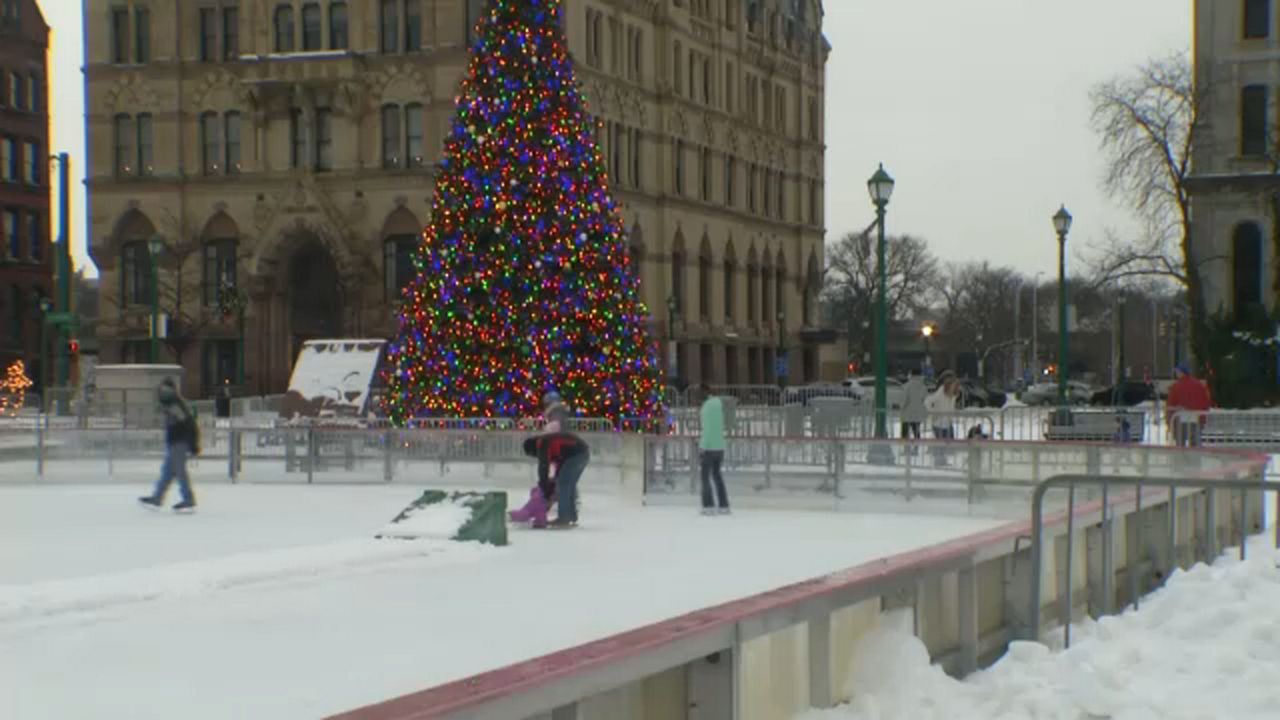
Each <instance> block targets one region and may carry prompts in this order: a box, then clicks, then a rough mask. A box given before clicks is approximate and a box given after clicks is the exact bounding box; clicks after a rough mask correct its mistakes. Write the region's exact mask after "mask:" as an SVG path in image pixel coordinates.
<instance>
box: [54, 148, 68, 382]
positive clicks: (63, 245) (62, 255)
mask: <svg viewBox="0 0 1280 720" xmlns="http://www.w3.org/2000/svg"><path fill="white" fill-rule="evenodd" d="M55 275H56V278H55V282H56V285H57V311H58V312H60V313H66V314H67V316H70V315H71V314H72V309H71V156H70V155H68V154H67V153H58V249H57V260H56V262H55ZM68 340H70V336H69V335H68V328H67V326H66V325H60V326H59V329H58V332H57V334H56V343H57V345H58V355H57V364H58V371H57V382H58V387H62V388H65V387H67V386H68V385H69V384H70V375H71V367H70V365H71V362H70V360H71V359H70V357H68V355H67V341H68Z"/></svg>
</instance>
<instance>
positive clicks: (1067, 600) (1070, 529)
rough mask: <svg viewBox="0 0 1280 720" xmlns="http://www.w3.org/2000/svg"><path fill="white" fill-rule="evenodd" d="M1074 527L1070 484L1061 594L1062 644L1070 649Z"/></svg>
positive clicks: (1073, 501)
mask: <svg viewBox="0 0 1280 720" xmlns="http://www.w3.org/2000/svg"><path fill="white" fill-rule="evenodd" d="M1075 525H1076V484H1075V483H1074V482H1072V483H1071V484H1070V485H1068V486H1067V569H1066V575H1067V580H1066V585H1067V589H1066V592H1065V593H1063V598H1064V601H1063V602H1064V604H1065V605H1066V607H1065V608H1064V609H1063V613H1062V618H1061V620H1062V630H1063V635H1062V642H1063V646H1064V647H1071V559H1072V555H1073V550H1074V547H1073V546H1074V545H1075V540H1074V535H1075V533H1074V531H1075Z"/></svg>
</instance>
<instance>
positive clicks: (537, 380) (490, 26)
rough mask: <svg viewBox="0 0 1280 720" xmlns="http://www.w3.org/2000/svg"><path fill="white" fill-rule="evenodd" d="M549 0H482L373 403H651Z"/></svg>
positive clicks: (630, 303)
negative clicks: (483, 9)
mask: <svg viewBox="0 0 1280 720" xmlns="http://www.w3.org/2000/svg"><path fill="white" fill-rule="evenodd" d="M561 14H562V6H561V0H491V2H489V4H488V12H487V13H486V14H484V15H483V16H482V17H481V18H480V20H479V22H478V24H477V33H476V36H477V40H476V43H475V45H474V46H473V48H472V54H471V61H470V66H469V68H468V72H467V77H466V78H465V79H464V80H463V82H462V86H461V89H460V91H459V93H458V97H457V99H456V105H457V114H456V116H455V119H454V123H453V128H452V131H451V133H450V134H449V137H448V138H447V139H446V141H445V148H444V157H443V159H442V160H441V164H440V170H439V173H438V176H437V179H436V187H435V197H434V199H433V203H432V205H433V208H432V221H431V224H430V225H428V226H427V228H426V229H425V231H424V232H423V241H422V244H421V246H420V247H419V249H418V251H417V252H416V253H415V257H414V263H415V266H416V269H417V277H416V278H415V279H414V281H413V282H412V284H411V285H410V286H409V288H408V289H407V290H406V292H405V297H404V300H405V302H404V305H403V308H402V311H401V314H400V317H399V322H400V331H399V334H398V336H397V337H396V339H395V340H394V341H393V342H392V343H391V344H390V346H389V348H388V363H387V367H388V371H387V377H386V380H387V386H388V392H387V394H386V400H385V410H386V411H387V414H388V416H389V417H390V418H391V419H392V420H393V421H394V422H396V423H398V424H404V423H405V422H407V421H408V420H410V419H412V418H415V417H527V416H532V415H537V414H538V412H539V410H538V408H539V404H540V401H541V397H542V395H543V394H544V393H545V392H546V391H548V390H556V391H558V392H559V393H560V394H561V395H562V396H563V397H564V398H565V399H566V401H567V402H568V403H569V405H570V407H572V408H573V409H574V410H575V412H576V413H577V414H579V415H581V416H586V417H607V418H610V419H614V420H618V419H622V418H652V417H654V416H655V415H657V414H659V407H658V406H659V397H658V395H659V386H658V379H659V369H658V363H657V353H656V348H655V346H654V344H653V342H652V341H651V340H650V339H649V337H648V335H647V332H646V329H645V325H646V322H647V320H648V311H647V309H646V308H645V306H644V304H643V303H641V302H640V297H639V296H640V293H639V279H638V277H637V274H636V271H635V269H633V268H632V267H631V264H630V262H631V261H630V257H629V254H628V252H627V247H626V240H625V235H624V230H623V223H622V219H621V216H620V214H619V213H618V210H617V207H616V205H615V204H614V201H613V198H612V197H611V196H610V194H609V189H608V182H607V177H606V173H605V170H604V162H603V159H602V157H601V155H600V153H599V151H598V149H597V147H596V145H595V140H594V136H593V127H594V121H593V120H592V118H591V117H590V116H589V115H588V114H587V112H586V110H585V109H584V104H583V101H582V98H581V96H580V94H579V91H578V88H577V84H576V81H575V79H574V74H573V68H572V65H571V63H570V60H569V55H568V51H567V48H566V44H565V40H564V37H563V33H562V31H561V27H562V18H561Z"/></svg>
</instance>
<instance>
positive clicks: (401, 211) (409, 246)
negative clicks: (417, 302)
mask: <svg viewBox="0 0 1280 720" xmlns="http://www.w3.org/2000/svg"><path fill="white" fill-rule="evenodd" d="M421 233H422V225H421V224H420V223H419V222H418V218H417V217H416V216H415V215H414V214H413V213H411V212H409V210H407V209H405V208H398V209H397V210H396V211H395V212H393V213H392V214H391V215H390V216H389V217H388V218H387V221H386V223H384V224H383V227H382V238H383V240H382V269H383V292H384V293H385V296H386V299H387V302H397V301H399V300H400V298H401V295H403V294H404V290H405V288H407V287H408V286H409V285H410V283H412V282H413V279H414V278H415V277H416V276H417V272H418V271H417V268H416V267H414V264H413V256H414V253H415V252H416V251H417V249H418V245H419V243H420V242H421V238H422V235H421Z"/></svg>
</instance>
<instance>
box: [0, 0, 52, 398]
mask: <svg viewBox="0 0 1280 720" xmlns="http://www.w3.org/2000/svg"><path fill="white" fill-rule="evenodd" d="M48 52H49V27H48V25H46V24H45V21H44V16H43V15H41V14H40V8H39V7H38V6H37V5H36V3H35V0H0V243H3V246H0V374H2V373H3V371H4V369H5V368H7V367H8V366H9V365H10V364H11V363H13V361H15V360H22V361H23V362H24V364H25V365H26V370H27V375H28V377H30V378H31V379H32V380H33V381H35V382H36V383H37V389H38V385H39V383H40V381H41V376H42V368H41V365H40V362H41V357H40V325H41V323H42V322H43V318H42V316H41V314H40V299H41V298H51V297H52V296H53V274H52V268H53V248H52V246H51V245H50V244H49V113H48V104H47V103H46V101H45V100H46V98H47V97H48V93H47V92H46V90H47V88H48V86H49V85H48Z"/></svg>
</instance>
